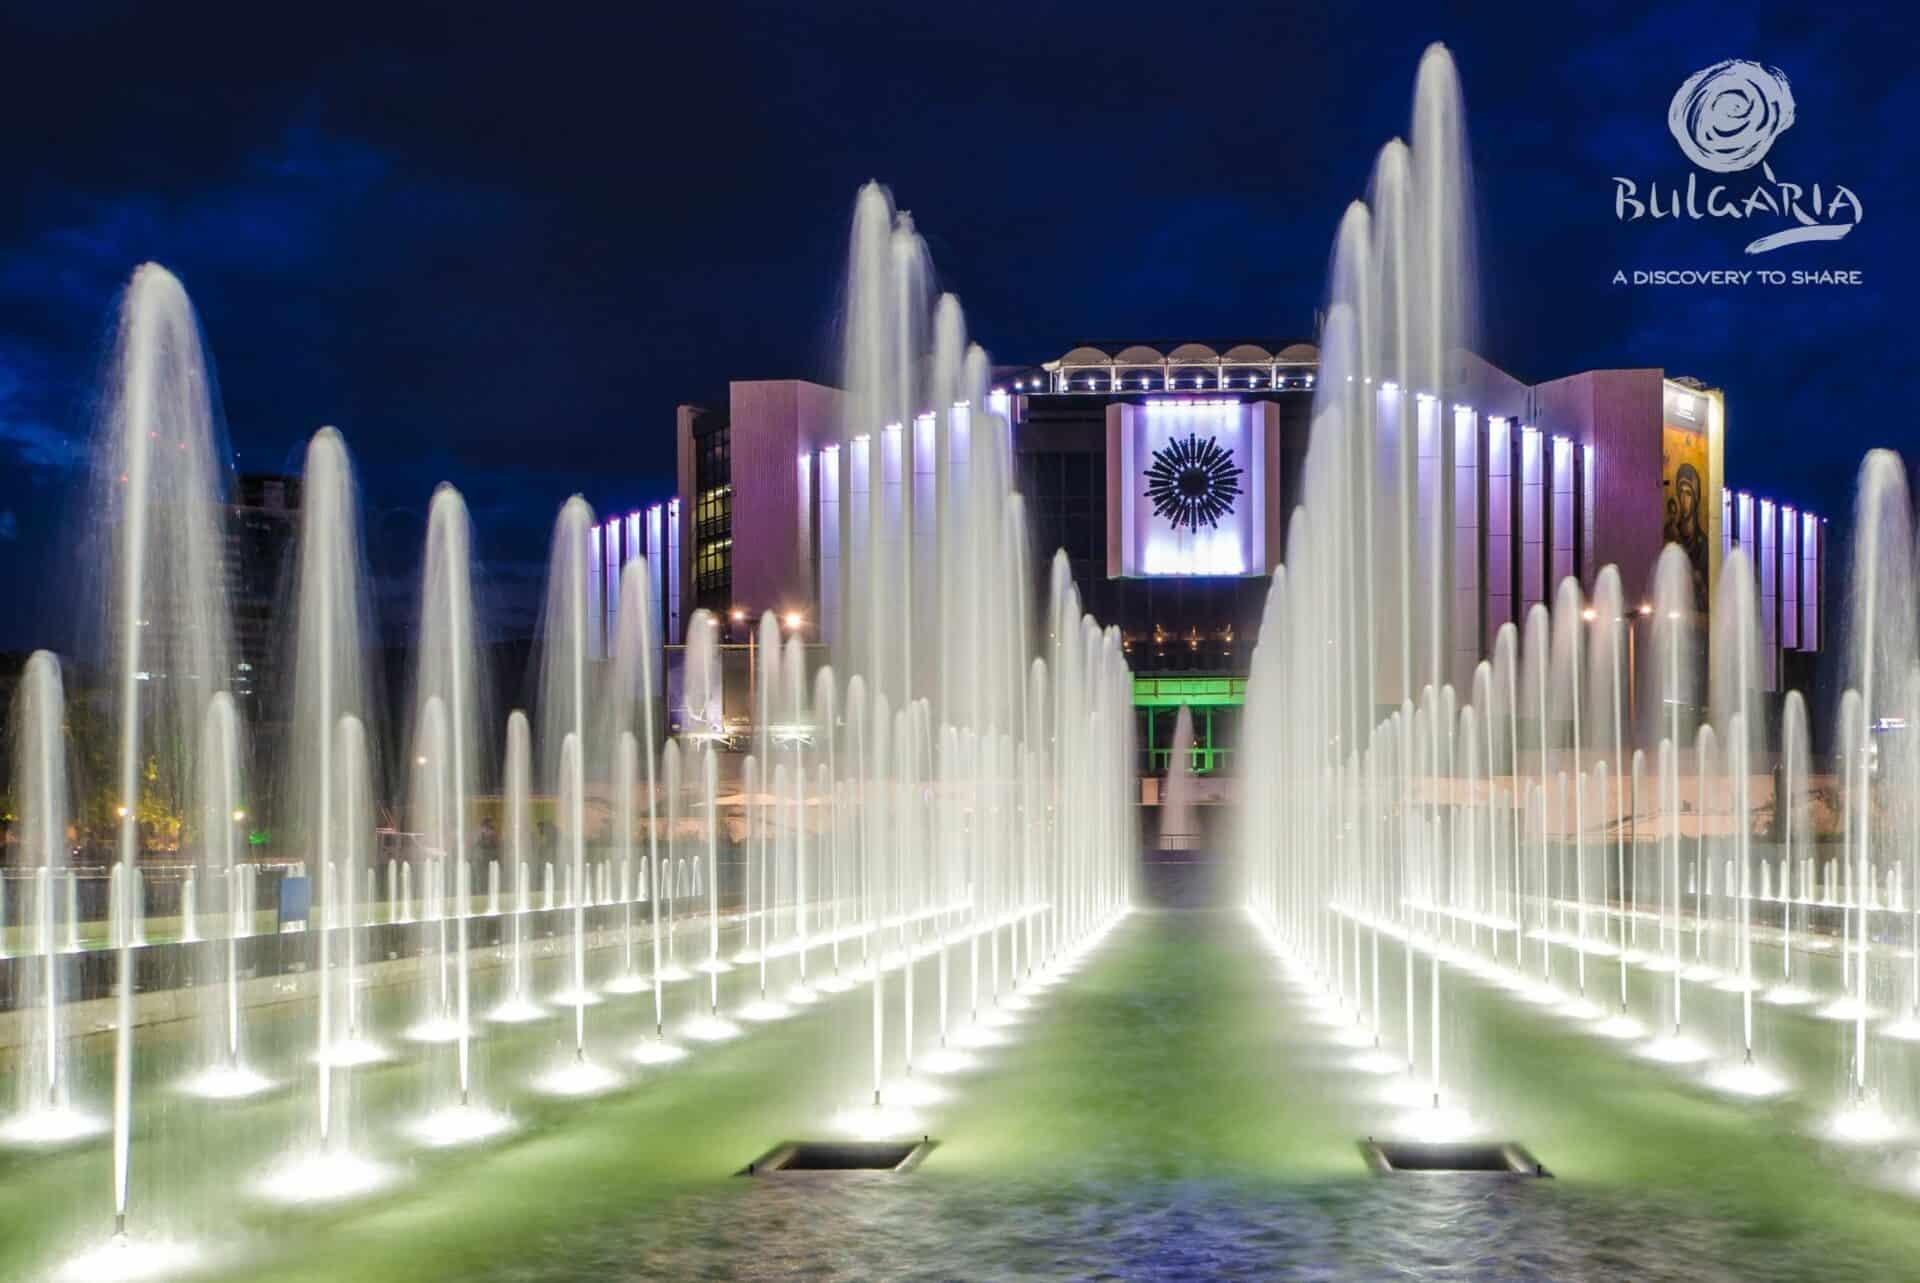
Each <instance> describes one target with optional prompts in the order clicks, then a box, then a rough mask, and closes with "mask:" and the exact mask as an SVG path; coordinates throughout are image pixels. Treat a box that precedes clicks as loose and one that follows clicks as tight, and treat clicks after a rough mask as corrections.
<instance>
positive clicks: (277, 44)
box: [0, 0, 1920, 646]
mask: <svg viewBox="0 0 1920 1283" xmlns="http://www.w3.org/2000/svg"><path fill="white" fill-rule="evenodd" d="M189 9H191V10H192V12H191V13H189V12H187V11H188V10H189ZM1336 10H1337V7H1336V6H1327V5H1318V4H1316V5H1304V6H1298V7H1289V6H1285V5H1263V6H1251V5H1246V6H1221V5H1206V4H1199V5H1193V4H1189V5H1172V6H1169V5H1165V4H1153V5H1134V4H1128V3H1118V2H1117V3H1108V4H1101V5H1087V6H1075V7H1058V6H1048V5H1040V4H1033V3H1026V4H1020V5H1009V6H1000V5H996V4H970V5H923V4H902V5H899V6H897V7H896V8H894V9H893V10H892V11H888V10H886V9H885V8H883V7H880V6H866V5H863V6H841V5H837V4H830V3H829V4H795V5H781V6H771V5H769V6H764V7H762V6H753V5H746V6H741V5H731V4H725V3H718V4H716V3H706V4H700V5H679V6H672V7H660V6H642V5H619V6H614V5H608V6H605V7H604V10H603V11H601V12H591V11H588V10H587V9H586V8H584V7H576V6H554V5H549V6H539V7H535V6H516V7H513V8H505V7H496V6H493V5H489V4H486V3H476V4H468V5H462V6H448V7H446V8H445V9H443V10H439V11H436V12H421V11H416V10H412V9H411V7H408V6H394V5H378V6H367V7H364V8H362V7H359V6H355V5H352V4H329V5H320V6H295V7H291V8H288V7H277V8H276V7H265V8H263V7H261V6H244V7H238V6H236V7H234V8H232V9H230V10H227V11H225V12H222V11H221V10H219V9H218V8H216V7H215V6H210V5H198V6H182V5H168V6H162V5H132V4H113V3H105V2H103V0H96V2H94V3H89V4H84V5H76V4H70V3H61V4H42V3H37V2H35V0H26V2H22V3H14V4H10V5H8V6H7V7H6V12H5V14H4V16H0V48H3V49H5V51H6V53H7V57H6V60H5V61H6V71H5V74H4V75H0V119H4V120H5V122H6V133H7V140H8V143H7V147H6V150H5V154H6V158H7V159H6V167H7V173H8V182H7V184H6V187H7V190H8V192H9V199H7V200H6V201H4V202H0V549H4V550H5V551H4V553H0V592H4V594H5V595H6V599H7V600H9V601H12V602H16V603H18V608H17V609H14V610H8V611H6V612H4V614H3V615H0V618H3V620H4V623H0V645H8V646H21V645H28V644H32V643H34V642H36V641H42V640H49V641H57V640H59V639H58V638H57V637H53V636H48V635H47V634H48V630H49V627H50V626H49V625H47V624H46V623H44V622H42V621H43V620H44V619H47V618H49V617H59V616H61V615H63V614H64V613H65V603H64V601H63V600H62V599H61V595H62V593H63V591H65V590H64V582H65V581H64V577H63V576H61V575H57V574H49V573H47V570H48V568H49V567H54V566H58V565H59V564H60V559H61V558H62V556H63V555H64V554H63V553H62V552H61V544H62V543H63V541H64V539H65V537H66V535H65V533H63V532H68V531H70V530H71V528H72V524H71V523H72V522H73V520H74V517H73V506H74V496H75V493H76V491H77V484H76V483H77V482H78V481H79V479H80V475H81V465H80V460H81V455H82V448H83V447H82V444H81V442H82V439H83V437H84V434H85V431H86V428H87V425H88V421H89V414H90V410H89V406H90V400H91V397H92V384H93V380H94V378H95V376H96V373H97V371H98V369H99V365H100V362H101V359H102V355H103V351H104V340H105V337H106V335H107V333H108V326H109V321H110V314H111V307H112V304H113V301H114V296H115V294H116V292H117V290H118V288H119V287H120V285H121V284H122V283H123V282H124V280H125V278H126V277H127V275H128V273H129V272H130V270H131V269H132V267H133V266H134V265H135V264H136V263H138V262H139V261H141V260H143V259H149V258H151V259H157V260H159V261H161V262H163V263H166V264H167V265H168V266H170V267H171V268H173V269H174V270H175V271H176V272H177V273H179V275H180V276H181V277H182V278H183V279H184V281H185V282H186V285H187V287H188V289H189V290H190V291H191V292H192V294H193V296H194V298H195V300H196V303H197V305H198V307H199V310H200V314H201V320H202V324H203V327H204V329H205V331H206V335H207V340H208V343H209V345H210V347H211V349H212V352H213V354H214V357H215V360H216V362H217V365H218V369H219V374H220V379H221V385H222V394H223V399H224V408H225V413H226V418H227V422H228V427H229V432H230V435H231V438H232V441H233V444H234V447H235V449H236V451H237V454H238V462H239V465H240V467H241V468H242V469H243V470H248V471H256V470H292V469H294V468H296V467H297V465H298V460H299V455H300V450H301V446H302V443H303V442H304V440H305V438H306V436H307V435H308V434H309V433H310V432H311V431H312V430H313V429H314V428H315V427H317V426H319V425H321V424H325V423H333V424H337V425H339V426H340V427H341V428H342V429H343V430H344V431H345V432H346V433H347V435H348V438H349V440H350V441H351V442H352V444H353V446H354V448H355V450H356V453H357V455H358V459H359V463H360V467H361V471H362V476H363V483H364V486H365V490H366V507H367V510H368V513H369V525H370V536H371V537H370V545H371V547H372V550H373V553H374V555H375V558H376V561H377V563H378V565H379V568H380V569H381V570H382V571H383V572H384V573H385V574H386V575H388V576H389V577H390V579H391V580H392V581H394V582H398V580H399V579H400V578H401V577H403V576H404V575H405V574H406V573H407V571H408V569H409V567H410V564H411V562H412V559H413V557H414V555H415V549H416V547H417V543H418V539H419V535H420V531H421V527H422V524H423V519H424V512H425V506H426V500H427V497H428V494H429V492H430V490H431V488H432V486H433V484H434V483H435V482H436V481H439V480H441V479H448V480H452V481H454V482H455V483H456V484H458V485H460V486H461V487H462V488H463V489H465V490H466V491H467V493H468V496H469V499H470V501H471V503H472V505H473V508H474V512H475V516H476V520H477V522H478V525H479V530H480V551H481V553H482V555H483V556H485V557H486V558H487V559H488V562H489V568H490V570H491V572H492V576H493V582H494V584H495V586H496V590H497V593H498V599H499V600H500V602H501V603H502V606H503V608H504V611H503V622H506V623H508V624H509V625H510V624H511V622H512V621H513V620H515V619H524V618H526V617H529V616H530V613H531V607H532V602H533V591H532V587H533V584H534V583H535V582H536V581H537V579H538V576H539V573H540V571H539V560H540V558H541V557H542V556H543V554H544V548H545V541H546V530H547V525H548V522H549V521H550V520H551V516H552V513H553V512H554V510H555V508H556V506H557V505H558V504H559V502H560V501H561V500H562V499H563V498H564V497H565V496H566V495H567V494H568V493H570V492H572V491H575V490H579V491H582V492H584V493H585V494H586V495H587V497H588V498H589V499H591V500H592V501H594V502H595V503H596V504H599V505H610V506H625V505H628V504H632V503H636V502H640V501H644V500H648V499H651V498H655V497H658V496H660V495H662V494H664V493H665V492H666V490H667V488H668V487H669V486H670V484H671V481H670V477H671V471H672V464H673V458H672V428H673V414H672V411H673V407H674V405H675V404H676V403H677V402H680V401H684V400H701V399H709V400H710V399H717V398H718V397H720V396H722V395H723V389H724V385H725V381H726V380H727V379H728V378H730V377H775V376H787V375H808V376H814V377H821V376H828V375H830V374H831V371H832V365H833V361H832V352H833V346H834V341H833V321H834V316H835V312H836V305H837V299H836V295H837V291H838V289H839V274H840V270H841V264H842V257H843V252H844V241H845V236H846V221H847V217H848V214H849V212H850V209H851V205H852V200H853V195H854V191H855V188H856V187H857V185H858V184H859V183H860V182H861V181H862V180H864V179H867V178H869V177H878V178H880V179H882V180H883V181H885V182H886V183H888V184H889V185H890V186H891V187H892V188H893V189H894V192H895V194H896V196H897V198H898V199H899V201H900V202H901V203H902V204H903V205H904V206H906V207H907V208H909V209H911V210H913V211H914V213H915V215H916V217H917V219H918V222H919V225H920V227H921V229H922V231H923V232H924V233H925V234H926V235H927V237H928V240H929V242H930V244H931V246H932V250H933V254H934V258H935V262H936V263H937V265H938V267H939V270H940V273H941V280H942V284H943V285H945V286H946V287H948V288H951V289H954V290H956V291H957V292H958V293H959V294H960V296H961V298H962V300H963V301H964V303H965V304H966V308H967V312H968V316H969V319H970V322H971V324H972V326H973V328H974V331H975V333H976V334H977V335H978V336H979V337H981V338H982V339H983V340H984V341H985V343H986V344H987V346H988V347H989V348H990V349H991V350H992V351H993V352H994V354H995V355H996V356H997V357H999V358H1000V359H1003V360H1021V359H1041V358H1045V357H1050V356H1054V355H1057V354H1058V353H1059V351H1060V350H1062V349H1064V347H1065V346H1066V345H1067V344H1068V343H1069V342H1070V341H1072V340H1073V339H1075V338H1077V337H1085V336H1094V335H1102V336H1104V335H1142V336H1156V337H1161V336H1179V335H1188V334H1190V335H1205V336H1220V335H1230V334H1235V333H1245V334H1258V335H1285V334H1297V335H1302V336H1304V335H1307V334H1309V333H1310V331H1311V328H1312V317H1313V312H1314V309H1315V307H1316V306H1318V305H1319V303H1320V301H1321V297H1322V293H1323V290H1324V276H1325V272H1326V265H1327V259H1328V251H1329V246H1330V244H1331V238H1332V234H1333V229H1334V225H1335V222H1336V220H1337V219H1338V217H1339V215H1340V211H1341V209H1342V207H1343V206H1344V204H1345V203H1346V202H1347V201H1348V200H1350V199H1352V198H1354V197H1355V196H1358V195H1360V194H1362V192H1363V189H1364V186H1365V182H1366V177H1367V174H1368V171H1369V169H1370V168H1371V165H1372V160H1373V155H1374V152H1375V151H1376V149H1377V148H1378V146H1379V144H1380V143H1381V142H1383V141H1384V140H1385V139H1387V138H1388V137H1390V136H1391V135H1393V134H1396V133H1399V132H1402V131H1403V130H1404V129H1405V127H1406V121H1407V114H1408V107H1409V102H1410V95H1411V87H1412V79H1413V72H1414V67H1415V64H1416V61H1417V59H1418V57H1419V54H1420V51H1421V49H1422V47H1423V46H1424V45H1425V44H1426V43H1427V42H1429V41H1432V40H1436V39H1437V40H1443V41H1445V42H1446V43H1447V44H1448V45H1449V46H1450V47H1451V48H1452V49H1453V51H1454V54H1455V56H1456V58H1457V59H1458V61H1459V64H1460V67H1461V72H1462V76H1463V79H1464V82H1465V86H1466V94H1467V102H1468V110H1469V119H1470V122H1471V129H1472V135H1473V149H1474V165H1475V179H1476V184H1477V198H1478V209H1479V215H1480V256H1481V262H1482V268H1483V278H1484V287H1483V299H1482V305H1481V308H1482V312H1483V316H1484V324H1483V333H1482V336H1481V340H1480V344H1479V345H1480V347H1481V348H1482V350H1483V351H1484V352H1485V354H1486V355H1487V356H1488V357H1489V358H1491V359H1492V360H1494V361H1495V362H1497V363H1498V364H1500V365H1502V366H1505V367H1506V368H1508V369H1510V370H1513V371H1514V372H1516V373H1517V374H1520V375H1521V376H1523V377H1525V378H1528V379H1544V378H1550V377H1553V376H1556V375H1559V374H1563V373H1567V372H1570V371H1572V370H1576V369H1582V368H1587V367H1592V366H1638V365H1658V366H1664V367H1666V368H1667V370H1668V371H1669V372H1672V373H1692V374H1696V375H1698V376H1699V377H1701V378H1703V379H1705V380H1706V381H1707V382H1709V383H1712V384H1716V385H1719V386H1721V387H1724V388H1725V389H1726V391H1727V396H1728V406H1729V410H1728V413H1729V423H1730V434H1729V446H1728V466H1729V475H1730V477H1731V479H1732V480H1734V481H1735V482H1736V483H1738V484H1741V485H1744V486H1746V487H1748V488H1751V489H1754V490H1757V491H1761V492H1763V493H1770V494H1776V495H1778V496H1780V497H1782V498H1786V499H1790V500H1798V501H1801V502H1807V503H1812V504H1815V505H1817V506H1820V507H1821V508H1823V509H1824V510H1825V511H1826V512H1827V513H1828V515H1829V516H1831V517H1833V518H1834V519H1835V521H1836V525H1837V524H1838V523H1839V521H1840V519H1842V518H1843V517H1844V516H1845V514H1846V512H1847V510H1848V508H1849V507H1850V488H1851V483H1852V478H1853V473H1854V469H1855V468H1856V466H1857V464H1858V461H1859V457H1860V454H1861V453H1862V452H1863V451H1864V450H1865V449H1867V448H1868V447H1870V446H1874V445H1892V446H1898V447H1902V448H1905V449H1907V450H1908V453H1909V462H1910V463H1913V462H1916V461H1920V460H1916V457H1915V453H1914V443H1916V442H1920V429H1916V427H1915V424H1914V421H1913V411H1912V389H1913V388H1914V386H1915V383H1916V379H1915V358H1914V325H1913V321H1912V315H1913V313H1912V310H1911V307H1910V305H1905V304H1903V303H1902V301H1901V300H1903V299H1905V300H1911V299H1914V298H1920V267H1917V264H1920V249H1916V245H1915V242H1916V237H1917V236H1920V219H1916V209H1917V208H1920V204H1917V202H1920V190H1917V186H1920V185H1917V184H1916V179H1915V174H1916V172H1917V171H1920V141H1916V133H1917V132H1920V131H1917V130H1916V125H1917V124H1920V73H1916V55H1920V39H1917V35H1920V30H1917V27H1916V19H1915V16H1914V15H1915V10H1914V9H1913V7H1912V6H1911V5H1894V4H1889V5H1886V6H1885V7H1882V8H1878V9H1871V8H1867V7H1864V6H1862V7H1855V8H1851V9H1844V8H1843V9H1830V8H1826V7H1823V6H1814V5H1806V4H1799V3H1783V2H1781V0H1761V3H1757V4H1752V3H1735V2H1734V0H1720V2H1718V3H1712V4H1693V5H1678V6H1660V7H1657V8H1647V7H1632V8H1610V7H1600V6H1581V7H1577V8H1575V9H1572V10H1569V9H1568V8H1567V7H1566V6H1564V5H1553V4H1534V5H1524V6H1522V5H1504V4H1502V5H1444V4H1430V5H1423V6H1393V5H1386V4H1375V5H1371V6H1368V7H1366V8H1365V9H1358V10H1355V11H1352V12H1350V13H1341V12H1337V11H1336ZM1723 58H1750V59H1754V60H1756V61H1759V62H1762V63H1766V64H1769V65H1773V66H1777V67H1779V68H1780V69H1781V70H1782V71H1783V72H1785V73H1786V75H1787V76H1788V77H1790V79H1791V81H1792V85H1793V93H1794V97H1795V99H1796V102H1797V104H1798V116H1797V120H1796V123H1795V124H1794V125H1793V127H1792V128H1791V129H1790V130H1789V131H1788V132H1786V133H1785V134H1784V135H1782V136H1781V138H1780V140H1779V141H1778V142H1777V143H1776V144H1775V146H1774V149H1773V152H1772V153H1771V155H1770V157H1769V160H1770V163H1772V164H1773V165H1774V166H1775V168H1776V170H1778V171H1780V172H1781V174H1782V177H1787V176H1789V174H1788V171H1790V172H1791V176H1792V177H1793V178H1795V179H1797V180H1801V181H1805V182H1808V183H1811V182H1813V181H1816V180H1818V181H1822V182H1824V183H1834V182H1840V183H1844V184H1846V185H1847V186H1848V187H1849V188H1851V189H1852V190H1853V191H1854V192H1856V193H1858V196H1859V199H1860V202H1861V204H1862V206H1863V207H1864V215H1865V217H1864V221H1863V222H1862V223H1861V225H1860V226H1859V227H1858V228H1857V229H1855V231H1854V232H1853V233H1852V234H1851V235H1850V236H1848V237H1847V238H1846V239H1845V240H1842V241H1840V242H1838V243H1834V244H1827V245H1806V246H1798V247H1794V248H1791V249H1787V250H1781V251H1777V252H1775V253H1773V254H1770V255H1767V256H1765V257H1764V259H1744V261H1743V255H1742V254H1741V252H1740V248H1741V246H1742V245H1744V244H1745V243H1746V240H1747V239H1749V236H1748V235H1746V234H1743V232H1744V229H1742V228H1740V227H1738V226H1736V225H1728V224H1723V223H1715V222H1710V221H1704V220H1703V221H1702V222H1701V223H1698V224H1681V223H1674V222H1663V223H1660V224H1658V225H1649V224H1648V223H1646V222H1644V221H1643V222H1640V223H1634V224H1621V223H1618V222H1616V221H1615V219H1614V213H1613V183H1612V178H1613V176H1615V175H1622V176H1628V177H1634V178H1636V179H1638V180H1641V181H1642V182H1644V180H1646V179H1649V178H1653V179H1659V180H1661V181H1663V182H1665V181H1670V180H1674V179H1680V180H1682V181H1683V180H1684V176H1685V174H1686V172H1687V166H1686V163H1685V161H1684V158H1683V157H1682V156H1681V155H1680V153H1679V152H1678V150H1677V149H1676V147H1675V146H1674V143H1673V140H1672V138H1671V137H1670V136H1669V134H1668V132H1667V129H1666V119H1665V117H1666V110H1667V104H1668V101H1669V99H1670V97H1671V96H1672V95H1673V92H1674V89H1675V88H1676V87H1677V86H1678V85H1679V84H1680V82H1681V81H1682V80H1683V79H1685V78H1686V77H1687V76H1688V75H1689V74H1690V73H1692V72H1693V71H1695V70H1697V69H1699V68H1701V67H1704V66H1706V65H1707V64H1709V63H1711V62H1716V61H1718V60H1720V59H1723ZM1753 266H1766V267H1771V268H1777V269H1782V270H1788V271H1791V270H1793V269H1796V268H1801V269H1819V268H1835V269H1849V270H1858V271H1860V272H1862V273H1863V277H1864V281H1865V283H1864V284H1863V285H1861V286H1858V287H1854V288H1847V289H1795V288H1792V287H1782V288H1777V289H1762V288H1759V287H1748V288H1744V289H1741V288H1664V289H1662V288H1651V287H1649V288H1640V289H1632V288H1620V287H1616V286H1613V285H1611V284H1610V283H1609V282H1610V279H1611V277H1612V275H1613V273H1614V271H1615V270H1616V269H1624V270H1627V271H1629V272H1631V271H1632V270H1633V269H1635V268H1665V269H1684V268H1700V269H1718V268H1741V267H1753Z"/></svg>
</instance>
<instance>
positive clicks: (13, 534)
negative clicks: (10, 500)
mask: <svg viewBox="0 0 1920 1283" xmlns="http://www.w3.org/2000/svg"><path fill="white" fill-rule="evenodd" d="M19 537H20V518H19V517H18V516H16V515H14V511H13V509H11V508H8V509H7V510H6V511H4V512H0V539H5V540H7V541H8V542H9V543H11V542H12V541H13V540H15V539H18V538H19Z"/></svg>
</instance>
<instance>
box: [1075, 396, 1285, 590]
mask: <svg viewBox="0 0 1920 1283" xmlns="http://www.w3.org/2000/svg"><path fill="white" fill-rule="evenodd" d="M1118 409H1119V411H1120V423H1119V440H1118V442H1117V443H1116V444H1117V445H1118V448H1119V467H1118V468H1117V469H1114V470H1113V472H1112V473H1111V474H1110V475H1112V476H1113V478H1114V483H1115V485H1116V487H1117V489H1118V490H1119V493H1118V494H1113V495H1109V496H1108V503H1109V504H1110V505H1111V507H1112V510H1114V511H1116V512H1118V514H1119V523H1118V524H1119V530H1118V534H1119V554H1120V556H1119V559H1118V563H1119V565H1118V569H1119V573H1120V574H1121V575H1123V576H1127V577H1137V578H1158V577H1171V576H1182V575H1216V576H1224V575H1258V574H1264V573H1265V572H1266V568H1267V564H1266V551H1267V550H1266V547H1265V536H1264V530H1265V525H1266V522H1265V513H1266V459H1265V457H1264V456H1265V444H1264V437H1263V434H1262V433H1261V432H1260V431H1259V430H1258V427H1257V425H1256V420H1255V418H1254V413H1253V409H1252V407H1250V406H1246V405H1243V404H1241V403H1240V402H1238V401H1228V400H1221V399H1205V398H1198V397H1196V398H1166V399H1163V400H1153V401H1149V402H1148V403H1146V404H1145V405H1123V406H1120V407H1118Z"/></svg>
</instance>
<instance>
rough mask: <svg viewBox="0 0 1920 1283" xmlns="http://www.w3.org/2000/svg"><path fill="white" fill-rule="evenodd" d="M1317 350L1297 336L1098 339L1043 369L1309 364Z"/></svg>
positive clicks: (1078, 346) (1317, 357) (1316, 356)
mask: <svg viewBox="0 0 1920 1283" xmlns="http://www.w3.org/2000/svg"><path fill="white" fill-rule="evenodd" d="M1319 360H1320V349H1319V348H1318V347H1316V346H1314V345H1313V344H1312V343H1308V342H1306V341H1304V340H1300V339H1264V338H1256V339H1102V340H1095V341H1089V342H1084V343H1077V344H1075V345H1074V346H1073V347H1072V348H1071V349H1069V350H1068V351H1067V353H1066V354H1065V355H1064V356H1061V357H1059V358H1057V359H1056V360H1053V361H1048V362H1044V363H1043V364H1044V367H1045V368H1047V369H1060V368H1072V367H1078V366H1088V365H1099V366H1105V365H1159V364H1161V363H1162V362H1172V363H1174V364H1176V365H1187V364H1192V365H1199V364H1208V365H1211V364H1215V363H1225V364H1227V365H1269V364H1272V363H1274V362H1280V363H1282V364H1287V365H1313V364H1317V363H1318V362H1319Z"/></svg>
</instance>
